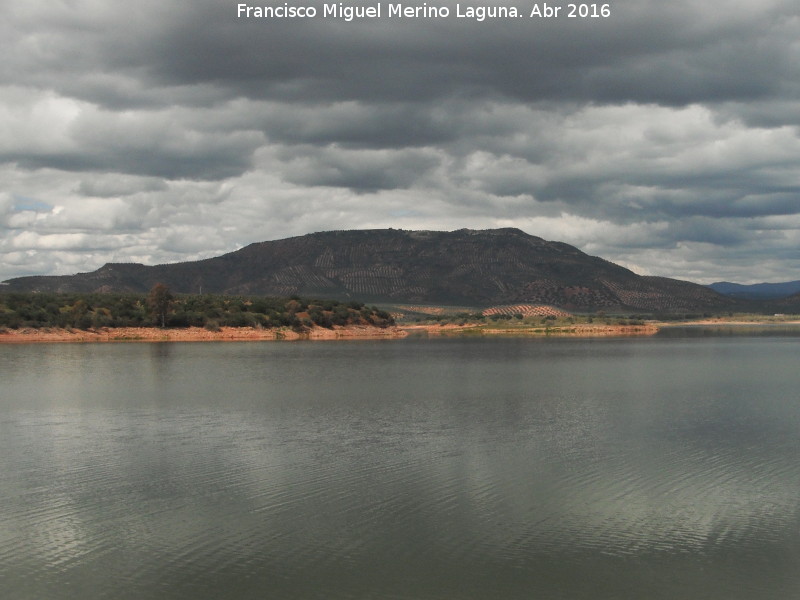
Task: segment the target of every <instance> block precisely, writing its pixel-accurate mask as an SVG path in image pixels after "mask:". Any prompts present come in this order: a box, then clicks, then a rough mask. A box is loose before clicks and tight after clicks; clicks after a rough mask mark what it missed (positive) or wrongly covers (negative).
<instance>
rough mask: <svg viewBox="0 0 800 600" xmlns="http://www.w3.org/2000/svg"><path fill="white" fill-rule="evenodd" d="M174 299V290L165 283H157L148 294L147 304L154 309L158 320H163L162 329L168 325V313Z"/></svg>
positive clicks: (153, 311)
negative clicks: (170, 289)
mask: <svg viewBox="0 0 800 600" xmlns="http://www.w3.org/2000/svg"><path fill="white" fill-rule="evenodd" d="M172 299H173V296H172V292H170V291H169V288H168V287H167V286H166V285H164V284H163V283H157V284H155V285H154V286H153V289H151V290H150V293H149V294H148V295H147V306H148V307H149V308H150V310H151V311H152V313H153V316H154V317H155V318H156V321H160V322H161V328H162V329H163V328H164V327H165V326H166V323H167V313H168V312H169V309H170V307H171V306H172Z"/></svg>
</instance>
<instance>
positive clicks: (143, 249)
mask: <svg viewBox="0 0 800 600" xmlns="http://www.w3.org/2000/svg"><path fill="white" fill-rule="evenodd" d="M238 4H239V3H237V2H233V1H231V2H229V1H228V0H170V1H169V2H164V1H163V0H157V1H155V0H137V2H127V1H126V2H122V1H121V0H27V1H26V2H20V1H18V0H15V1H11V0H0V11H1V12H0V14H2V15H3V16H2V19H0V55H1V56H2V57H3V58H2V60H0V280H5V279H9V278H12V277H18V276H25V275H50V274H70V273H76V272H85V271H92V270H94V269H97V268H99V267H100V266H102V265H103V264H105V263H107V262H140V263H144V264H160V263H168V262H178V261H187V260H195V259H200V258H207V257H211V256H218V255H220V254H223V253H225V252H230V251H233V250H236V249H238V248H241V247H243V246H245V245H247V244H250V243H253V242H260V241H265V240H274V239H281V238H286V237H291V236H296V235H304V234H307V233H312V232H316V231H326V230H332V229H370V228H388V227H393V228H396V229H398V228H399V229H433V230H447V231H452V230H455V229H461V228H465V227H466V228H471V229H488V228H495V227H518V228H520V229H522V230H523V231H525V232H527V233H530V234H532V235H536V236H539V237H542V238H545V239H548V240H558V241H563V242H566V243H569V244H572V245H574V246H577V247H578V248H580V249H581V250H583V251H584V252H587V253H589V254H592V255H597V256H602V257H603V258H606V259H608V260H611V261H613V262H616V263H618V264H621V265H623V266H625V267H628V268H630V269H632V270H633V271H635V272H637V273H639V274H642V275H660V276H666V277H674V278H678V279H686V280H691V281H696V282H699V283H711V282H715V281H722V280H727V281H735V282H739V283H757V282H762V281H789V280H796V279H800V3H798V2H797V0H669V1H665V0H613V1H611V2H609V3H608V5H607V9H608V10H607V11H604V12H608V13H610V14H609V16H607V17H603V16H599V17H596V18H592V17H587V18H579V17H578V18H570V17H568V16H567V14H568V10H569V6H568V3H566V2H564V3H561V2H548V3H544V2H538V3H537V2H530V1H527V0H525V1H522V0H520V1H519V2H516V3H514V2H507V1H505V0H503V4H500V5H492V6H504V7H515V8H517V10H518V11H519V13H520V14H521V16H519V17H516V18H514V17H508V18H486V19H484V20H478V19H477V18H471V17H469V16H465V17H459V16H457V7H456V3H452V2H444V1H443V2H435V1H433V0H430V1H428V2H427V3H424V2H421V1H420V2H408V3H406V4H404V5H403V6H404V7H411V8H413V7H415V6H417V7H423V8H425V7H428V8H431V7H433V8H437V9H441V8H448V9H449V16H448V17H429V18H426V17H420V18H407V17H397V16H391V17H390V16H389V15H388V12H389V7H390V4H396V3H390V2H379V1H378V0H366V1H362V2H355V3H353V2H347V1H345V2H342V4H343V5H344V6H365V7H377V6H378V5H380V7H381V16H380V17H379V18H378V17H368V18H367V17H365V18H361V19H354V20H352V21H346V20H344V19H342V18H331V17H324V16H323V3H322V2H316V1H310V2H300V1H292V2H278V1H267V0H262V4H260V5H251V6H280V7H283V6H285V5H288V6H290V7H298V6H303V7H313V8H316V10H317V14H316V16H315V17H303V18H301V17H295V18H289V17H283V18H278V17H273V18H255V17H250V18H247V17H240V16H238V12H239V11H238ZM330 4H333V3H330ZM545 4H547V5H548V6H549V7H551V8H553V7H556V6H559V7H561V10H560V11H559V14H558V16H557V17H550V18H545V17H538V16H535V15H534V16H530V13H531V11H532V9H533V7H534V6H536V5H538V6H539V8H540V12H544V6H545ZM475 6H478V4H476V3H475V2H465V3H460V12H461V13H465V12H468V10H467V9H468V8H469V7H475ZM482 6H484V5H482ZM589 7H590V8H591V5H589ZM596 7H597V9H598V12H600V9H602V7H603V4H597V5H596ZM440 12H442V11H441V10H440Z"/></svg>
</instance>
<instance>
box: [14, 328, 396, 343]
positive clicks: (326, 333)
mask: <svg viewBox="0 0 800 600" xmlns="http://www.w3.org/2000/svg"><path fill="white" fill-rule="evenodd" d="M406 335H408V334H407V333H406V332H404V331H402V330H401V329H400V328H399V327H387V328H385V329H382V328H380V327H372V326H367V325H351V326H348V327H338V328H333V329H326V328H324V327H314V328H312V329H310V330H308V331H305V332H302V333H298V332H297V331H293V330H292V329H289V328H279V329H254V328H252V327H220V329H219V331H210V330H208V329H205V328H203V327H185V328H184V327H182V328H172V329H161V328H158V327H113V328H112V327H104V328H100V329H85V330H84V329H61V328H54V327H51V328H43V329H32V328H28V329H8V330H6V331H4V332H0V344H35V343H57V342H63V343H92V342H261V341H281V340H288V341H296V340H345V339H353V340H355V339H396V338H402V337H405V336H406Z"/></svg>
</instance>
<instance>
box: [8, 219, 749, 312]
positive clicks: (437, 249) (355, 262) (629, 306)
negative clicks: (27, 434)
mask: <svg viewBox="0 0 800 600" xmlns="http://www.w3.org/2000/svg"><path fill="white" fill-rule="evenodd" d="M158 282H161V283H164V284H166V285H167V286H169V287H170V288H171V290H172V291H173V292H177V293H195V294H196V293H198V292H200V291H202V292H203V293H215V294H237V295H265V296H289V295H292V294H299V295H303V296H307V297H316V298H336V299H339V300H348V299H357V300H360V301H364V302H371V303H376V302H377V303H398V302H405V303H415V304H448V305H467V306H491V305H498V304H520V303H534V304H548V305H552V306H557V307H560V308H563V309H566V310H577V311H591V310H634V311H649V312H653V311H658V312H670V311H672V312H676V311H697V310H707V309H708V310H713V309H717V310H719V309H723V310H726V309H727V308H728V307H733V306H735V305H736V301H735V300H733V299H730V298H727V297H725V296H722V295H720V294H718V293H717V292H715V291H713V290H711V289H709V288H707V287H705V286H701V285H697V284H694V283H689V282H686V281H678V280H674V279H666V278H662V277H643V276H639V275H636V274H635V273H633V272H632V271H629V270H628V269H625V268H623V267H620V266H619V265H615V264H613V263H611V262H609V261H606V260H604V259H602V258H598V257H595V256H589V255H587V254H585V253H583V252H581V251H580V250H578V249H577V248H574V247H573V246H570V245H568V244H564V243H561V242H549V241H545V240H543V239H542V238H539V237H536V236H532V235H529V234H527V233H525V232H523V231H520V230H519V229H512V228H507V229H490V230H468V229H461V230H459V231H453V232H442V231H403V230H395V229H379V230H356V231H328V232H322V233H313V234H309V235H304V236H299V237H293V238H288V239H283V240H276V241H269V242H260V243H255V244H251V245H249V246H246V247H245V248H242V249H241V250H237V251H235V252H231V253H229V254H225V255H223V256H219V257H216V258H210V259H206V260H199V261H193V262H184V263H176V264H166V265H155V266H145V265H141V264H119V263H113V264H106V265H104V266H103V267H101V268H100V269H98V270H97V271H94V272H91V273H80V274H77V275H71V276H45V277H41V276H40V277H21V278H16V279H11V280H9V281H8V282H6V284H5V285H4V286H3V291H48V292H138V293H142V292H146V291H148V290H149V289H150V288H151V287H152V286H153V285H155V284H156V283H158Z"/></svg>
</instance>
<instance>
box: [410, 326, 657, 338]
mask: <svg viewBox="0 0 800 600" xmlns="http://www.w3.org/2000/svg"><path fill="white" fill-rule="evenodd" d="M401 327H402V328H403V329H405V330H406V331H409V332H420V333H422V332H424V333H427V334H428V335H436V336H439V335H480V336H495V335H498V336H499V335H508V336H520V337H628V336H647V335H655V334H656V333H658V332H659V330H660V329H661V327H660V326H659V325H657V324H655V323H645V324H642V325H602V324H595V323H576V324H570V325H554V326H550V327H544V326H535V327H486V326H484V325H479V324H472V323H470V324H466V325H454V324H452V323H448V324H446V325H438V324H437V325H406V326H401Z"/></svg>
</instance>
